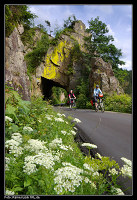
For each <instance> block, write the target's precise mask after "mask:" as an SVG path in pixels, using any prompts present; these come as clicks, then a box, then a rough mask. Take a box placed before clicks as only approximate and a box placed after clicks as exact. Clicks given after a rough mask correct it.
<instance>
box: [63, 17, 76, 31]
mask: <svg viewBox="0 0 137 200" xmlns="http://www.w3.org/2000/svg"><path fill="white" fill-rule="evenodd" d="M75 21H77V19H76V17H75V15H72V16H69V17H68V19H67V20H64V28H73V24H74V22H75Z"/></svg>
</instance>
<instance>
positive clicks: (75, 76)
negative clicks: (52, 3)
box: [5, 20, 123, 100]
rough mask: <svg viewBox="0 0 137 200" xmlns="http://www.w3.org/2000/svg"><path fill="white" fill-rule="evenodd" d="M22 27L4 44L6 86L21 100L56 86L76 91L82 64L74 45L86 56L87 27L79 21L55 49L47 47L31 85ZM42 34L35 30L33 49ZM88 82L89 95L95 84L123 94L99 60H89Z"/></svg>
mask: <svg viewBox="0 0 137 200" xmlns="http://www.w3.org/2000/svg"><path fill="white" fill-rule="evenodd" d="M23 31H24V28H23V26H18V28H15V29H14V31H13V33H12V34H11V35H10V36H9V37H8V38H6V42H5V82H6V83H8V84H10V85H11V86H13V87H14V89H15V90H17V91H18V92H19V93H20V94H22V97H23V99H24V100H29V99H30V96H31V95H33V94H37V95H42V94H45V93H47V92H48V93H49V94H50V93H51V88H52V87H53V86H54V85H55V86H57V87H58V86H59V87H63V88H65V89H66V90H67V91H69V90H70V89H75V87H76V85H77V84H78V80H79V79H80V78H81V77H82V73H83V70H84V69H85V68H84V63H83V60H82V57H81V56H80V55H79V56H77V58H75V59H74V57H73V56H74V54H75V53H76V54H77V49H76V50H75V51H74V49H75V47H76V45H79V48H80V50H81V51H82V52H86V49H85V47H84V42H85V41H84V37H85V36H86V37H87V36H91V35H90V34H89V33H87V32H86V27H85V25H84V23H83V22H82V21H80V20H79V21H76V22H75V23H74V25H73V30H72V31H65V32H64V33H63V34H61V35H60V38H59V39H58V42H57V44H56V45H50V47H49V49H48V51H47V53H46V55H45V61H44V62H41V64H40V65H39V66H38V67H37V68H36V73H35V75H32V76H31V82H30V80H29V77H28V75H27V66H26V62H25V61H24V55H25V54H26V53H27V52H29V51H31V49H30V48H28V47H27V46H24V45H23V43H22V41H21V34H22V33H23ZM41 36H42V34H41V33H40V32H39V30H36V34H35V37H34V45H35V44H36V41H37V40H39V39H40V38H41ZM90 65H91V72H90V74H89V79H90V91H89V92H90V93H91V94H93V89H94V87H95V85H96V84H99V85H100V88H101V89H102V91H103V92H104V93H108V94H112V93H113V92H117V94H120V93H123V89H122V88H121V87H120V86H119V81H118V80H117V79H116V77H115V76H114V73H113V70H112V66H111V65H110V64H109V63H106V62H104V61H103V60H102V58H99V57H96V58H92V60H91V63H89V66H90Z"/></svg>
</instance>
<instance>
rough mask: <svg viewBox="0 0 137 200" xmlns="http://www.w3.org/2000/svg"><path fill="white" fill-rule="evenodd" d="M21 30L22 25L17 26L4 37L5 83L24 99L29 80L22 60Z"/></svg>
mask: <svg viewBox="0 0 137 200" xmlns="http://www.w3.org/2000/svg"><path fill="white" fill-rule="evenodd" d="M23 31H24V28H23V26H18V29H17V28H15V29H14V31H13V32H12V34H11V35H10V36H9V37H8V38H5V39H6V41H5V83H7V84H8V85H10V86H12V87H13V88H14V89H15V90H16V91H18V92H19V93H20V94H22V98H23V99H24V100H29V99H30V81H29V77H28V75H27V66H26V62H25V61H24V45H23V43H22V41H21V39H20V35H21V34H22V33H23Z"/></svg>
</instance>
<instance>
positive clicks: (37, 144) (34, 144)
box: [25, 139, 48, 153]
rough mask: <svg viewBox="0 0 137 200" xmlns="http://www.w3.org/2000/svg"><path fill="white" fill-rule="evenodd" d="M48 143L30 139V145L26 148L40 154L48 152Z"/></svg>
mask: <svg viewBox="0 0 137 200" xmlns="http://www.w3.org/2000/svg"><path fill="white" fill-rule="evenodd" d="M45 144H46V142H44V141H41V140H38V139H30V140H29V141H28V145H26V146H25V149H26V150H29V151H31V152H35V153H39V152H42V151H48V148H47V147H46V146H45Z"/></svg>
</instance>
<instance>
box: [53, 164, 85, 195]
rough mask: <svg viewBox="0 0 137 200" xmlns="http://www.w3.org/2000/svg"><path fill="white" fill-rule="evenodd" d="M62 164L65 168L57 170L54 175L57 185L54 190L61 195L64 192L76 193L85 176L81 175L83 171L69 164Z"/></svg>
mask: <svg viewBox="0 0 137 200" xmlns="http://www.w3.org/2000/svg"><path fill="white" fill-rule="evenodd" d="M62 164H63V166H64V167H62V168H59V169H57V170H56V171H55V173H54V176H55V178H54V182H55V184H56V186H55V187H54V190H55V191H56V192H57V194H61V193H62V191H63V190H65V192H67V191H70V192H74V191H75V189H76V187H78V186H79V185H80V183H81V182H82V180H83V176H81V175H80V174H81V173H83V170H82V169H80V168H78V167H76V166H74V165H72V164H70V163H67V162H64V163H62Z"/></svg>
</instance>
